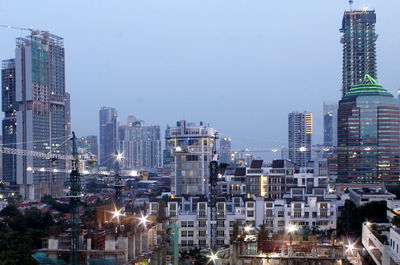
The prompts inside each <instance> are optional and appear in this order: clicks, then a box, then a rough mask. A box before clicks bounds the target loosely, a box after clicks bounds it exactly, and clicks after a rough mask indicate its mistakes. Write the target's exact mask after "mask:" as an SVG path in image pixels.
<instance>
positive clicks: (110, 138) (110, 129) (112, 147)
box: [99, 107, 119, 169]
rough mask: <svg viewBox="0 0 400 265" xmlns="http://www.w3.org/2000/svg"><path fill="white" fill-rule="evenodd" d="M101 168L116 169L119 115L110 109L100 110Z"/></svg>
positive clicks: (103, 108)
mask: <svg viewBox="0 0 400 265" xmlns="http://www.w3.org/2000/svg"><path fill="white" fill-rule="evenodd" d="M99 114H100V154H99V155H100V166H103V167H107V168H110V169H112V168H114V160H115V152H116V151H117V150H119V149H118V127H119V120H118V113H117V110H116V109H114V108H110V107H102V108H101V109H100V113H99Z"/></svg>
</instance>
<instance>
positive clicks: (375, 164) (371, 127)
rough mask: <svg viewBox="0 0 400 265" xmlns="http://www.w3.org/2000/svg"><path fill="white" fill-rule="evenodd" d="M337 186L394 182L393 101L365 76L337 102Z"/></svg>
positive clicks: (399, 145) (397, 159)
mask: <svg viewBox="0 0 400 265" xmlns="http://www.w3.org/2000/svg"><path fill="white" fill-rule="evenodd" d="M338 145H339V151H338V180H337V181H338V182H340V183H377V182H392V183H395V182H398V181H399V174H400V172H399V168H400V114H399V107H398V106H397V100H396V99H395V98H394V97H393V95H392V94H390V93H389V92H388V91H387V90H386V89H384V88H383V87H382V86H381V85H380V84H379V83H378V82H377V81H376V80H374V79H373V78H372V77H370V76H369V75H366V76H365V80H364V81H363V82H362V83H360V84H358V85H355V86H353V87H352V88H351V89H350V90H349V92H347V93H346V95H344V96H343V97H342V99H341V100H340V101H339V110H338Z"/></svg>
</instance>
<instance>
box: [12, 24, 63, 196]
mask: <svg viewBox="0 0 400 265" xmlns="http://www.w3.org/2000/svg"><path fill="white" fill-rule="evenodd" d="M15 75H16V102H17V105H18V109H17V111H16V123H17V137H16V140H17V141H16V142H17V145H16V148H17V149H22V150H33V151H38V152H41V153H48V152H52V153H59V154H65V153H66V151H67V149H68V148H67V146H66V145H62V143H63V142H64V141H65V140H66V139H67V138H68V137H69V136H70V131H69V128H70V127H69V125H68V122H69V121H70V117H68V114H69V112H68V110H67V106H66V105H67V104H69V97H68V95H67V93H66V92H65V50H64V39H63V38H61V37H58V36H55V35H53V34H50V33H49V32H46V31H32V34H31V35H30V36H27V37H23V38H18V39H17V48H16V58H15ZM16 168H17V171H16V172H17V174H16V175H17V184H19V185H20V194H21V195H22V197H23V198H25V199H34V200H37V199H40V198H41V197H42V196H43V195H44V194H50V195H52V196H55V197H58V196H62V194H63V188H64V182H65V180H66V174H65V173H62V172H63V171H64V169H65V168H66V162H65V161H62V160H56V161H52V162H51V161H49V160H47V159H43V158H39V157H27V156H18V157H17V166H16ZM53 168H55V169H57V171H53V170H52V169H53Z"/></svg>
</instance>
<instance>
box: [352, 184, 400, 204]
mask: <svg viewBox="0 0 400 265" xmlns="http://www.w3.org/2000/svg"><path fill="white" fill-rule="evenodd" d="M349 192H350V200H351V201H352V202H353V203H354V204H355V205H356V206H357V207H358V206H361V205H364V204H366V203H369V202H373V201H388V200H394V199H396V195H394V194H392V193H390V192H388V191H387V190H385V189H371V188H362V189H349Z"/></svg>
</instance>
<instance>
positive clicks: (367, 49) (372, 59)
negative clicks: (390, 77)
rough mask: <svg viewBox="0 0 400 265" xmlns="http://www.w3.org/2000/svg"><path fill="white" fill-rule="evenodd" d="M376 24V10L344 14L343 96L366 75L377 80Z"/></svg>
mask: <svg viewBox="0 0 400 265" xmlns="http://www.w3.org/2000/svg"><path fill="white" fill-rule="evenodd" d="M375 23H376V14H375V11H374V10H354V11H353V10H350V11H346V12H344V15H343V21H342V28H341V29H340V32H342V33H343V36H342V39H341V43H342V44H343V91H342V92H343V96H344V95H345V94H346V93H347V92H348V91H349V90H350V88H351V86H352V85H355V84H358V83H359V82H361V81H362V80H363V78H364V75H365V74H369V75H370V76H372V77H373V78H375V79H376V78H377V70H376V51H375V42H376V39H377V37H378V35H376V34H375Z"/></svg>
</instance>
